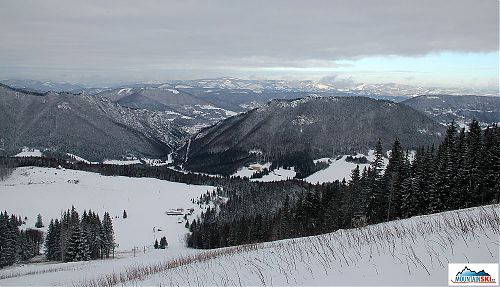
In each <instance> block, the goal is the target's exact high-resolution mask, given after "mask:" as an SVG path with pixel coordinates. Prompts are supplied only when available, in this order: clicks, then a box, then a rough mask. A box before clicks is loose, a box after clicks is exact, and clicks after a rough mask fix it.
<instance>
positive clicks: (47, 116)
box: [0, 85, 187, 161]
mask: <svg viewBox="0 0 500 287" xmlns="http://www.w3.org/2000/svg"><path fill="white" fill-rule="evenodd" d="M0 131H1V132H0V154H3V155H12V154H13V153H15V152H16V151H18V150H19V149H20V148H22V147H24V146H27V147H30V148H39V149H48V150H51V151H56V152H63V153H72V154H76V155H78V156H81V157H84V158H86V159H88V160H92V161H99V160H102V159H105V158H121V157H122V156H125V155H135V156H145V157H156V158H158V157H164V156H166V155H167V154H169V153H170V152H172V151H173V150H174V148H175V147H176V146H177V145H179V144H180V143H181V142H182V141H183V140H184V139H185V138H186V136H187V134H186V133H185V132H183V131H182V130H181V129H179V128H178V127H177V126H176V125H175V124H173V123H172V122H171V121H169V120H168V118H167V117H165V116H164V115H163V114H162V113H161V112H150V111H147V110H134V109H129V108H125V107H122V106H120V105H118V104H115V103H113V102H111V101H109V100H108V99H105V98H102V97H98V96H90V95H85V94H80V95H75V94H70V93H56V92H47V93H35V92H26V91H22V90H18V89H13V88H11V87H8V86H5V85H0Z"/></svg>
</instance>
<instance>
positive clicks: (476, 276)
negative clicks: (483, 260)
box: [451, 266, 496, 284]
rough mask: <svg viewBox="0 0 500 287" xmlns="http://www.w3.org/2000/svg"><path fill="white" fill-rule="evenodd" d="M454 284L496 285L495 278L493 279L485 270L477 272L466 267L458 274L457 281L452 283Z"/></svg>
mask: <svg viewBox="0 0 500 287" xmlns="http://www.w3.org/2000/svg"><path fill="white" fill-rule="evenodd" d="M451 282H453V283H490V284H491V283H496V280H495V279H494V278H491V275H490V274H488V273H486V272H485V271H484V269H483V270H481V271H479V272H476V271H474V270H471V269H469V268H468V267H467V266H465V268H464V269H462V271H460V272H458V273H457V275H455V281H453V280H452V281H451Z"/></svg>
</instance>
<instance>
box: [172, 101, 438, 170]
mask: <svg viewBox="0 0 500 287" xmlns="http://www.w3.org/2000/svg"><path fill="white" fill-rule="evenodd" d="M444 129H445V128H444V127H443V126H442V125H440V124H438V123H436V122H435V121H433V120H431V119H430V118H428V117H427V116H425V115H424V114H422V113H420V112H418V111H416V110H414V109H413V108H411V107H408V106H406V105H402V104H398V103H394V102H390V101H386V100H374V99H370V98H366V97H312V96H310V97H305V98H302V99H297V100H273V101H271V102H270V103H268V104H266V105H264V106H262V107H259V108H257V109H254V110H251V111H249V112H246V113H243V114H240V115H237V116H234V117H231V118H229V119H226V120H224V121H222V122H220V123H218V124H216V125H214V126H211V127H209V128H205V129H203V130H201V131H200V132H199V133H198V134H197V135H196V136H195V137H193V138H191V140H190V141H189V142H188V143H186V144H185V145H184V147H183V148H182V149H180V150H179V151H178V152H177V157H176V158H177V161H178V162H179V163H183V167H184V168H186V169H188V170H194V171H201V172H208V173H222V174H230V173H231V172H233V171H234V170H236V169H237V168H238V167H241V166H242V165H244V164H246V163H249V162H251V161H254V160H256V158H260V159H266V160H269V161H273V160H276V159H279V158H283V157H286V156H287V155H290V154H293V153H296V152H305V153H307V155H308V156H310V157H311V158H321V157H331V156H334V155H338V154H346V153H352V152H359V151H367V150H368V149H372V148H373V147H374V146H375V144H376V141H377V140H378V139H380V140H381V141H382V142H383V143H384V144H385V147H386V148H389V147H390V145H391V144H392V142H393V141H394V139H395V138H396V137H398V138H399V139H400V140H401V142H402V144H403V146H404V147H406V148H416V147H418V146H420V145H429V144H432V143H436V142H437V141H438V140H440V138H441V136H442V134H443V132H444Z"/></svg>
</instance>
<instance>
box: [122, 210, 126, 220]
mask: <svg viewBox="0 0 500 287" xmlns="http://www.w3.org/2000/svg"><path fill="white" fill-rule="evenodd" d="M122 217H123V219H125V218H127V211H126V210H125V209H124V210H123V216H122Z"/></svg>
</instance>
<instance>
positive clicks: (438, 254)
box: [0, 167, 500, 286]
mask: <svg viewBox="0 0 500 287" xmlns="http://www.w3.org/2000/svg"><path fill="white" fill-rule="evenodd" d="M75 180H78V183H75ZM211 189H212V187H209V186H190V185H185V184H179V183H172V182H166V181H160V180H156V179H148V178H126V177H106V176H101V175H99V174H94V173H88V172H82V171H73V170H63V169H51V168H34V167H25V168H18V169H16V170H15V171H14V173H13V175H12V176H11V177H10V178H9V179H8V180H7V181H4V182H0V199H1V201H0V208H1V209H7V210H8V211H9V212H14V213H17V214H21V215H23V216H24V214H26V216H28V221H27V226H33V225H34V222H35V218H36V214H38V213H41V214H42V216H44V223H45V224H46V225H47V224H48V218H49V217H51V216H52V217H56V216H58V215H59V212H60V211H61V210H63V209H65V208H67V207H68V205H71V204H75V203H76V207H77V209H78V210H79V211H80V210H82V209H84V208H85V209H88V208H92V209H93V210H95V211H97V212H99V214H102V213H103V212H104V211H106V210H107V211H110V212H111V215H112V216H113V223H114V226H115V233H116V240H117V242H118V243H119V244H120V247H119V248H118V251H117V253H116V258H115V259H112V260H95V261H89V262H74V263H52V262H51V263H48V262H40V263H31V264H25V265H22V266H19V265H16V266H11V267H7V268H4V269H1V270H0V286H19V285H23V286H34V285H36V286H39V285H44V286H46V285H73V286H107V285H106V284H107V283H106V284H105V282H108V283H109V282H112V283H114V284H116V285H118V286H120V285H125V286H143V285H156V286H158V285H198V286H200V285H201V286H215V285H217V286H228V285H230V286H232V285H244V286H246V285H274V286H296V285H330V286H331V285H379V286H387V285H391V286H395V285H397V286H402V285H425V286H428V285H439V286H444V285H447V264H448V263H460V262H471V263H477V262H479V263H495V262H498V259H499V254H498V247H499V246H500V241H499V235H500V231H499V223H500V210H499V205H492V206H486V207H478V208H470V209H464V210H459V211H451V212H445V213H440V214H435V215H428V216H420V217H414V218H410V219H405V220H399V221H393V222H389V223H383V224H378V225H373V226H368V227H364V228H360V229H350V230H338V231H336V232H333V233H329V234H324V235H318V236H311V237H304V238H297V239H288V240H280V241H275V242H269V243H260V244H252V245H245V246H237V247H229V248H221V249H216V250H208V251H204V250H194V249H188V248H186V247H185V246H184V242H183V240H182V239H183V236H184V235H185V234H186V229H185V228H184V227H183V226H184V224H179V223H177V217H176V216H173V217H169V216H166V215H165V214H164V211H165V210H168V209H172V208H179V207H190V206H191V205H190V199H191V198H193V197H196V196H199V195H200V194H202V193H204V192H206V191H207V190H211ZM40 202H43V204H40ZM194 207H195V206H194ZM195 208H196V211H195V213H196V214H197V213H199V212H201V210H202V209H200V208H199V207H195ZM123 209H126V210H127V213H128V218H127V219H122V218H114V216H119V217H120V216H121V214H122V212H123ZM152 227H156V228H158V227H160V228H161V229H163V231H162V232H161V233H159V234H158V233H156V234H155V233H153V232H152ZM161 236H167V239H168V241H169V247H168V248H167V249H166V250H154V249H152V247H151V245H152V241H153V239H154V238H155V237H161ZM134 246H136V247H139V248H138V250H137V251H136V252H135V256H134V252H133V251H132V247H134ZM143 246H146V250H144V249H143Z"/></svg>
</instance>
